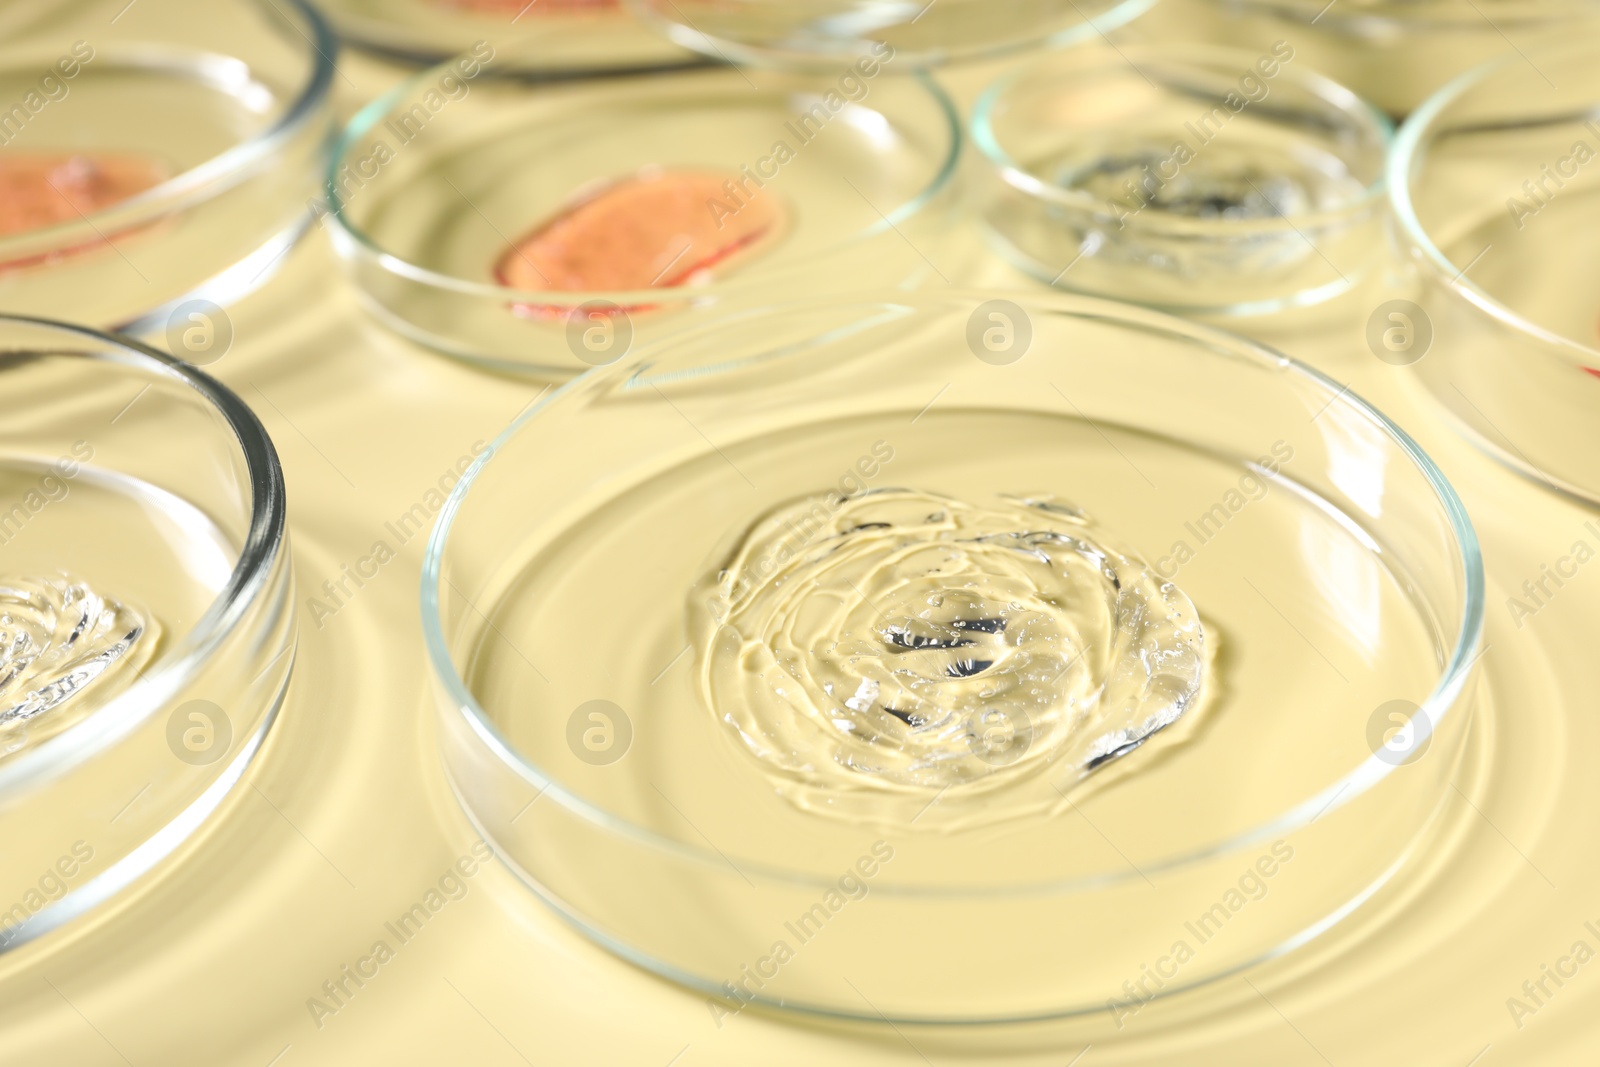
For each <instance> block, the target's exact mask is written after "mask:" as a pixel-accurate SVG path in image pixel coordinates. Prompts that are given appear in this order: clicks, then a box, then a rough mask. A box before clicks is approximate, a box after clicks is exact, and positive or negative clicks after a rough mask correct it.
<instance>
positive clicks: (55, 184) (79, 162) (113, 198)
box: [0, 152, 166, 236]
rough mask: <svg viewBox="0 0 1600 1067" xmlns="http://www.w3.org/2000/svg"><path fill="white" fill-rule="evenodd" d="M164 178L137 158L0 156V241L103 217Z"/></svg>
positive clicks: (140, 158) (20, 154) (20, 153)
mask: <svg viewBox="0 0 1600 1067" xmlns="http://www.w3.org/2000/svg"><path fill="white" fill-rule="evenodd" d="M165 177H166V174H165V173H164V172H163V171H162V170H161V169H160V168H159V167H157V166H156V165H155V164H154V163H153V162H152V161H150V160H148V159H144V158H142V157H139V156H117V155H66V154H45V153H33V152H0V236H5V235H9V234H13V233H24V232H26V231H28V230H40V229H44V228H45V227H47V226H56V225H59V224H60V223H63V222H71V221H73V220H75V219H77V218H79V217H80V216H82V215H92V214H94V213H95V212H97V211H104V210H105V209H106V208H108V207H110V206H111V205H113V204H116V203H119V202H120V201H123V200H127V199H128V198H130V197H133V196H137V195H138V194H139V193H142V192H144V191H145V190H146V189H149V188H152V187H153V186H156V185H159V184H160V183H161V181H162V180H163V179H164V178H165Z"/></svg>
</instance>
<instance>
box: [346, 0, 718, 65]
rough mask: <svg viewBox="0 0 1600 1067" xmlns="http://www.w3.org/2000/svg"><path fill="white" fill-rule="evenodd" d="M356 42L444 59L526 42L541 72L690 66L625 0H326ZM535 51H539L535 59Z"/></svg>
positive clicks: (692, 57) (686, 55) (400, 54)
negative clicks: (483, 44) (486, 45)
mask: <svg viewBox="0 0 1600 1067" xmlns="http://www.w3.org/2000/svg"><path fill="white" fill-rule="evenodd" d="M320 6H321V7H322V10H323V11H324V12H326V13H327V16H328V19H329V21H331V22H332V23H333V25H334V28H335V29H336V30H337V31H338V33H339V36H340V37H342V38H343V39H344V40H346V41H348V42H349V43H350V44H352V45H354V46H356V47H358V48H364V49H367V50H368V51H373V52H377V53H380V54H382V55H386V56H391V57H394V58H396V59H401V60H405V61H409V62H419V63H430V64H431V63H438V62H440V61H442V60H445V59H448V58H449V57H451V56H453V55H456V54H458V53H461V52H466V51H468V50H469V49H471V48H472V46H473V45H475V44H477V43H478V42H479V41H488V42H491V43H494V44H496V45H499V46H504V45H506V44H509V43H511V42H513V41H520V42H523V43H524V47H526V48H527V49H528V54H529V58H530V61H531V62H536V63H537V67H536V68H530V69H537V70H538V71H540V72H542V73H544V74H546V75H549V76H552V77H562V76H575V75H584V76H587V75H596V74H605V73H622V72H624V71H640V70H658V69H662V68H667V67H679V66H687V65H691V64H693V63H695V62H697V61H700V57H699V56H698V55H697V54H696V53H694V52H689V51H687V50H685V49H683V48H680V47H679V46H677V45H675V44H673V43H672V42H671V41H668V40H667V39H666V38H665V37H663V36H662V35H661V34H659V33H656V32H655V31H654V30H651V29H649V28H647V27H646V26H644V25H642V24H641V23H639V22H638V21H636V20H635V19H634V18H633V16H632V15H630V14H629V13H628V12H627V11H626V10H625V9H624V8H623V5H622V3H621V0H321V5H320ZM535 57H537V58H536V59H535Z"/></svg>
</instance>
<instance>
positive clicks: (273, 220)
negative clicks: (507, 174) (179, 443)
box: [0, 0, 335, 333]
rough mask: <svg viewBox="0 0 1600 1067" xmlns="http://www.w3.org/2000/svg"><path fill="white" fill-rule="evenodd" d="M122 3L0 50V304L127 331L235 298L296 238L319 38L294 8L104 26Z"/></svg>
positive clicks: (64, 12) (30, 30)
mask: <svg viewBox="0 0 1600 1067" xmlns="http://www.w3.org/2000/svg"><path fill="white" fill-rule="evenodd" d="M121 6H122V5H119V4H109V5H108V4H105V3H83V4H76V5H69V6H68V7H66V8H63V9H60V10H58V11H56V12H54V14H55V15H56V16H57V17H56V18H54V19H41V20H39V22H40V24H38V25H32V24H30V25H29V26H28V27H25V28H23V30H21V31H19V32H18V33H16V34H14V35H11V36H8V37H7V38H6V44H5V47H4V48H3V49H0V100H3V101H5V102H6V106H8V107H9V106H10V104H11V103H12V102H17V103H18V108H19V109H20V110H16V109H13V110H12V111H10V112H8V113H7V118H6V123H5V124H3V125H0V133H4V134H5V136H4V138H3V144H0V177H3V178H4V179H5V180H6V181H7V182H8V183H10V182H12V181H15V182H18V183H20V184H18V185H17V186H15V187H8V188H7V200H8V201H10V203H9V204H8V209H9V210H8V215H10V214H11V212H15V213H16V217H15V218H14V219H7V220H3V221H4V222H5V225H4V226H0V310H4V311H9V312H19V313H26V314H30V315H46V316H51V317H56V318H62V319H70V320H72V321H75V322H85V323H88V324H91V325H94V326H100V327H108V328H116V329H125V330H128V331H130V332H137V333H142V332H145V331H148V330H160V329H162V328H164V327H165V326H166V324H167V318H168V316H169V315H170V313H171V312H172V311H173V310H174V309H175V308H177V307H178V306H179V305H180V304H182V303H183V302H184V301H186V300H189V299H205V300H209V301H211V302H213V303H217V304H223V303H227V302H228V301H230V300H232V299H235V298H237V297H238V296H239V295H241V294H242V293H244V292H247V291H249V290H250V289H251V288H253V287H254V286H256V285H258V284H260V283H261V282H262V281H263V280H265V278H267V277H269V276H270V275H271V273H272V271H273V269H274V268H275V267H276V266H277V265H278V263H279V262H281V260H282V258H283V256H284V254H285V253H286V252H287V251H288V249H289V247H290V246H291V245H292V243H293V242H294V240H295V239H296V238H297V237H298V236H299V235H300V234H301V233H302V232H304V230H305V228H306V226H307V225H308V224H309V222H310V220H311V217H312V216H311V213H310V212H309V211H308V210H307V205H308V203H309V202H310V200H311V198H312V197H313V196H314V195H315V193H316V188H317V180H318V176H319V173H320V170H321V167H322V161H323V159H324V153H325V152H326V151H327V141H328V135H329V133H330V130H331V125H330V123H331V114H332V112H331V108H330V104H329V89H330V87H331V85H332V78H333V54H334V49H335V44H334V41H333V38H332V36H331V35H330V34H329V31H328V29H327V27H326V26H325V24H324V23H323V21H322V19H321V17H320V16H318V15H317V14H316V13H315V12H314V11H313V10H312V9H311V8H310V7H309V6H307V5H306V4H305V3H304V2H302V0H283V2H282V3H276V2H273V0H235V2H230V3H225V4H217V5H211V6H210V7H208V9H207V18H206V19H204V20H197V19H195V18H193V9H192V7H191V6H190V5H188V4H185V3H181V2H179V0H141V2H140V3H139V4H138V5H137V6H136V7H130V8H129V10H128V11H127V12H126V13H124V14H122V15H121V16H120V17H117V18H115V19H113V16H117V15H118V9H119V8H120V7H121ZM35 105H37V107H35ZM35 171H37V173H35ZM23 194H26V195H23ZM18 205H21V206H18ZM19 227H20V228H19Z"/></svg>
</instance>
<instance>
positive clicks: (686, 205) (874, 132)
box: [326, 48, 961, 375]
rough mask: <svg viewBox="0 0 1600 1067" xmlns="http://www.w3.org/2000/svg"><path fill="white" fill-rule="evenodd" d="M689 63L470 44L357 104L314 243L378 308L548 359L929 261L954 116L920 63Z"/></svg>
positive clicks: (407, 327) (468, 346)
mask: <svg viewBox="0 0 1600 1067" xmlns="http://www.w3.org/2000/svg"><path fill="white" fill-rule="evenodd" d="M871 69H872V72H873V73H872V75H871V76H870V77H869V76H867V75H865V74H860V73H859V72H854V73H852V74H851V75H850V76H849V77H848V78H843V77H840V78H827V77H820V78H819V77H813V76H810V75H806V74H794V73H782V72H772V71H760V72H758V71H751V72H744V71H738V70H732V69H712V70H698V71H689V72H680V73H674V74H670V75H654V76H645V77H630V78H614V79H600V80H593V81H584V82H571V83H563V84H560V85H549V84H541V83H538V82H530V81H529V80H528V79H527V78H526V77H524V75H523V73H522V71H523V66H522V60H521V55H520V53H509V54H501V53H499V52H497V51H495V50H493V49H492V48H491V49H489V50H486V51H485V52H484V53H483V54H482V55H469V56H467V57H463V58H462V59H459V60H456V61H453V62H452V63H449V64H446V65H444V66H442V67H439V68H435V69H433V70H430V71H428V72H426V73H423V74H421V75H419V76H418V77H416V78H415V79H413V80H411V81H410V82H408V83H407V84H405V85H404V86H402V87H401V88H399V89H398V90H396V91H395V92H394V93H392V94H390V95H389V96H387V97H385V98H383V99H382V100H379V101H377V102H375V103H374V104H372V105H371V106H370V107H368V108H367V109H366V110H365V111H363V112H361V114H359V115H358V116H356V118H355V120H354V121H353V122H352V123H351V125H350V128H349V129H348V130H347V131H346V133H345V136H344V139H343V141H342V143H341V145H340V146H339V149H338V151H337V153H336V157H335V159H334V161H333V167H332V170H331V172H330V175H329V181H328V199H329V205H330V207H329V214H328V216H327V219H326V222H327V223H328V225H329V233H330V234H331V235H332V238H333V241H334V245H335V248H336V249H337V250H338V252H339V254H340V256H341V257H342V259H343V262H344V265H345V267H346V269H347V271H348V273H349V275H350V276H351V278H352V279H353V280H354V281H355V283H356V285H357V286H358V288H359V290H360V292H361V293H362V295H363V298H364V303H365V304H366V306H367V307H368V309H369V310H371V311H372V312H373V313H374V314H375V315H376V316H377V317H378V318H379V319H380V320H381V321H383V322H385V323H387V324H388V325H389V326H391V327H392V328H394V329H395V330H397V331H399V332H400V333H402V334H404V335H406V336H408V337H411V338H412V339H414V340H417V341H420V342H422V343H424V344H427V345H430V346H432V347H435V348H437V349H440V350H442V351H445V352H448V353H452V354H455V355H458V356H462V357H465V358H467V359H471V360H474V361H478V362H480V363H483V364H486V365H488V366H490V367H493V368H496V369H501V370H510V371H522V372H532V373H544V374H551V375H569V374H571V373H573V372H575V371H582V370H586V369H587V368H588V367H590V366H593V365H598V364H605V363H610V362H614V361H616V360H618V359H621V358H622V357H623V356H624V354H625V353H626V352H627V351H628V350H629V349H630V347H631V346H633V345H635V344H642V343H644V342H645V341H647V340H648V339H649V338H650V337H651V336H653V335H656V334H659V333H662V332H664V331H670V330H672V329H676V328H679V327H681V326H683V325H686V324H687V323H688V322H690V321H693V320H694V319H695V318H696V317H699V316H704V315H706V314H709V313H712V312H713V311H714V310H716V309H725V308H727V307H729V306H738V305H748V304H752V303H763V302H769V301H770V300H771V299H772V297H773V295H774V294H776V293H783V292H792V291H809V292H843V291H848V290H849V289H851V288H852V287H860V286H862V285H877V286H885V285H887V286H894V285H907V286H910V285H915V284H917V283H919V282H920V281H921V280H923V279H924V278H927V277H931V276H937V275H938V273H939V268H938V266H937V265H936V263H937V257H938V255H939V252H940V249H941V248H942V247H943V243H944V241H945V238H946V236H947V234H948V233H949V232H950V230H951V227H952V223H953V221H954V218H955V211H956V209H957V206H958V205H957V197H956V195H955V187H954V182H953V177H954V173H955V166H956V160H957V158H958V156H959V153H960V148H961V132H960V122H959V119H958V118H957V116H956V112H955V109H954V107H953V106H952V104H951V102H950V101H949V99H948V98H947V97H946V96H945V95H944V93H943V92H942V91H941V90H940V89H939V88H938V87H937V86H936V85H935V84H934V83H933V82H932V81H931V80H928V79H925V78H922V77H920V76H919V77H915V78H894V77H889V76H888V75H887V73H885V72H884V70H883V67H882V66H881V65H876V66H873V67H872V68H871Z"/></svg>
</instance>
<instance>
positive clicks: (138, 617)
mask: <svg viewBox="0 0 1600 1067" xmlns="http://www.w3.org/2000/svg"><path fill="white" fill-rule="evenodd" d="M0 352H3V354H0V385H3V388H0V412H3V418H0V631H3V632H4V635H5V642H4V645H5V649H4V652H3V653H0V833H3V834H4V836H5V840H6V850H5V856H4V858H3V859H0V899H3V900H4V901H5V904H4V910H3V912H0V951H9V950H11V949H15V948H18V947H20V946H22V945H25V944H27V943H29V942H31V941H33V940H35V939H36V938H38V937H40V936H41V935H43V934H45V933H48V932H49V931H51V930H53V929H55V928H57V927H59V926H61V925H62V924H63V923H66V922H68V921H69V920H71V919H73V918H75V917H77V916H80V915H82V914H84V913H85V912H88V911H89V910H90V909H93V908H95V907H96V906H97V905H100V904H103V903H105V902H106V901H108V900H111V899H112V898H114V897H115V896H116V895H117V894H118V893H119V892H121V891H122V890H124V889H126V888H127V887H128V886H129V885H130V884H132V883H134V882H135V880H136V879H138V878H139V877H140V876H141V875H144V874H145V873H146V872H148V871H150V870H151V869H152V868H153V867H155V866H156V865H157V864H158V863H160V862H161V861H162V860H163V859H165V858H166V857H167V856H169V855H171V854H172V853H173V852H174V850H176V849H178V848H179V846H181V845H182V844H183V843H184V842H185V841H187V840H189V839H190V838H192V837H193V836H194V835H195V834H196V833H197V831H199V829H200V828H201V827H202V826H203V825H204V823H205V820H206V818H207V816H208V815H209V814H210V813H211V812H212V811H213V810H215V809H216V808H217V807H218V805H220V804H221V803H222V802H223V800H224V798H226V797H227V796H228V794H229V792H230V790H232V789H233V788H234V787H235V786H236V785H237V783H238V782H239V780H240V778H241V776H242V775H243V774H244V773H245V771H246V768H247V767H248V766H249V765H250V763H251V761H252V759H253V758H254V757H255V755H256V753H257V752H258V751H259V750H260V748H261V745H262V743H263V740H264V739H265V737H266V736H267V732H268V730H269V728H270V727H271V725H272V723H273V720H274V718H275V717H276V715H277V710H278V706H279V703H280V701H281V699H282V696H283V692H284V689H285V687H286V686H287V684H288V678H289V674H290V668H291V665H292V664H293V662H294V647H295V632H296V631H295V624H294V611H293V601H292V591H293V590H292V578H291V576H290V570H289V566H290V565H289V555H288V548H287V545H286V543H285V540H284V537H285V534H284V487H283V474H282V471H281V470H280V468H279V466H278V458H277V454H276V452H275V451H274V450H273V447H272V443H271V442H270V441H269V440H268V439H267V436H266V434H265V432H264V431H263V430H262V427H261V424H260V423H259V422H258V421H257V420H256V418H255V416H254V415H253V414H251V412H250V411H249V409H248V408H247V407H245V405H244V404H243V403H242V402H241V401H240V400H239V399H238V398H237V397H235V396H234V395H233V394H232V393H230V392H228V391H227V390H226V389H224V388H223V387H222V386H220V385H218V384H217V383H216V382H215V381H213V380H212V379H210V378H208V377H206V376H205V375H204V374H202V373H200V372H198V371H196V370H194V369H193V368H191V367H189V366H188V365H186V364H183V363H181V362H179V361H177V360H174V359H173V358H172V357H170V356H167V355H164V354H161V353H158V352H156V351H154V350H152V349H149V348H145V347H143V346H141V345H139V344H136V343H134V342H131V341H125V340H119V339H117V338H114V337H110V336H107V335H104V334H99V333H95V332H93V331H91V330H88V329H84V328H80V327H76V326H69V325H64V324H57V323H51V322H47V321H44V320H39V319H28V318H22V317H14V316H0Z"/></svg>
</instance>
